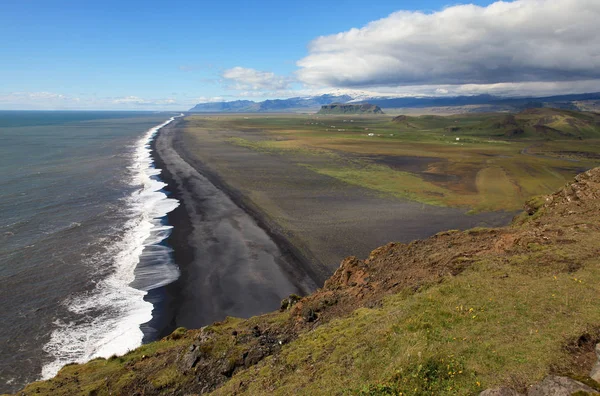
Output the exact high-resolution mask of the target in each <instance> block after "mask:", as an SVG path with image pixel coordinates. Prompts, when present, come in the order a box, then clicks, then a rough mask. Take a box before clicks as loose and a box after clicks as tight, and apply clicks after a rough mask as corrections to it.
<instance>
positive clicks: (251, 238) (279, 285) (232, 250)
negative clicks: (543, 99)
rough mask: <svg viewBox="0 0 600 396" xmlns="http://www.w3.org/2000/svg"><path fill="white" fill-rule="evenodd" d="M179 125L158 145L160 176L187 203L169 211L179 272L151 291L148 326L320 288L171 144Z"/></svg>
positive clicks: (184, 323) (257, 306) (238, 311)
mask: <svg viewBox="0 0 600 396" xmlns="http://www.w3.org/2000/svg"><path fill="white" fill-rule="evenodd" d="M178 124H179V123H178V122H177V121H176V122H174V123H173V125H169V126H167V127H165V128H162V129H161V130H160V132H159V134H158V136H157V138H156V139H155V141H154V142H153V149H154V158H155V162H156V166H157V167H158V168H162V169H163V173H162V174H161V179H162V180H164V181H165V182H166V183H167V184H168V187H167V190H168V191H169V193H170V195H171V197H173V198H176V199H177V200H179V201H180V202H181V205H180V206H179V207H178V208H176V209H175V210H174V211H172V212H170V213H169V214H168V219H169V223H170V224H171V225H173V227H174V228H173V232H172V233H171V235H170V237H169V238H168V240H167V242H168V244H169V245H170V246H171V247H172V248H173V249H174V253H173V255H174V261H175V263H176V264H177V265H178V266H179V268H180V271H181V276H180V278H179V279H178V280H177V281H175V282H173V283H171V284H169V285H168V286H166V287H164V288H162V289H160V290H155V291H154V292H153V293H152V292H151V293H150V294H149V295H148V296H147V300H150V301H153V300H154V301H155V302H156V301H158V304H156V303H155V312H154V314H153V318H154V319H153V321H151V323H150V324H148V325H147V327H150V328H152V329H154V330H155V335H156V336H159V337H160V336H164V335H166V334H168V333H170V332H171V331H172V330H174V329H175V328H177V327H187V328H197V327H201V326H204V325H207V324H210V323H212V322H214V321H218V320H222V319H224V318H225V317H226V316H236V317H249V316H253V315H258V314H261V313H264V312H268V311H272V310H274V309H277V308H278V307H279V304H280V302H281V300H282V299H283V298H285V297H287V296H289V295H290V294H292V293H293V294H306V293H308V292H310V291H311V290H314V289H315V288H316V286H317V284H316V283H315V282H314V280H313V278H312V277H311V276H310V275H309V274H308V273H307V272H308V271H307V270H309V268H308V267H305V265H304V263H303V262H302V261H301V259H300V258H298V257H296V256H294V255H293V254H292V253H290V252H289V251H288V250H286V246H285V244H283V243H281V242H280V243H276V242H275V241H274V240H273V239H272V238H271V237H270V236H269V235H268V233H267V232H265V230H264V229H263V228H261V227H260V226H259V225H258V224H257V222H256V221H255V220H254V218H253V217H252V216H251V215H250V214H248V213H247V212H246V211H244V210H243V209H242V208H240V207H239V206H238V205H236V203H235V202H234V201H233V200H232V199H231V198H230V197H229V196H228V195H227V194H226V193H225V192H224V191H222V190H221V189H219V188H218V187H217V186H216V185H215V184H213V183H212V182H211V181H209V180H208V179H207V178H206V177H205V176H204V175H203V174H202V173H201V172H199V170H198V169H196V168H195V167H193V166H191V165H190V164H188V163H187V162H186V161H184V160H183V159H182V158H181V157H180V156H179V154H178V152H177V151H176V150H175V149H174V145H173V139H174V137H175V136H176V132H177V131H178V127H177V125H178ZM146 330H147V329H146ZM146 334H148V331H146ZM151 338H154V337H150V338H148V337H147V338H146V339H145V341H147V340H149V339H151Z"/></svg>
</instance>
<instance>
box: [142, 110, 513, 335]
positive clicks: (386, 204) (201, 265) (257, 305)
mask: <svg viewBox="0 0 600 396" xmlns="http://www.w3.org/2000/svg"><path fill="white" fill-rule="evenodd" d="M188 126H189V124H188V122H187V121H186V120H185V119H178V120H176V121H175V122H173V123H171V124H170V125H168V126H167V127H165V128H163V129H161V130H160V131H159V134H158V135H157V138H156V139H155V141H154V143H153V148H154V151H153V154H154V158H155V162H156V165H157V167H159V168H161V169H163V173H162V175H161V178H162V179H163V180H164V181H165V182H166V183H168V184H169V187H168V190H169V191H170V193H171V194H172V195H173V196H174V197H175V198H177V199H178V200H180V206H179V207H178V208H177V209H176V210H174V211H172V212H171V213H169V215H168V217H169V223H170V224H171V225H173V226H174V229H173V233H172V234H171V236H170V238H169V239H168V240H167V242H168V243H169V245H170V246H171V247H172V248H173V249H174V258H175V262H176V263H177V265H178V266H179V268H180V270H181V277H180V278H179V280H177V281H176V282H174V283H172V284H170V285H168V286H166V287H164V288H161V289H156V290H153V291H152V292H151V293H149V295H148V296H146V300H148V301H151V302H153V303H154V304H155V309H154V315H153V316H154V318H153V320H152V321H151V322H149V323H148V324H146V325H145V326H143V328H142V330H144V333H145V334H146V338H145V340H144V341H145V342H146V341H151V340H153V339H156V338H157V337H162V336H164V335H167V334H169V333H170V332H171V331H172V330H174V329H175V328H176V327H180V326H184V327H188V328H197V327H200V326H203V325H207V324H210V323H212V322H213V321H218V320H222V319H224V318H225V317H226V316H238V317H249V316H252V315H256V314H260V313H264V312H268V311H272V310H274V309H277V308H278V306H279V303H280V301H281V299H282V298H284V297H286V296H288V295H289V294H290V293H297V294H304V293H309V292H311V291H312V290H314V289H316V288H317V287H319V286H321V285H322V283H323V282H324V281H325V279H327V277H329V276H330V275H331V274H332V273H333V271H334V270H335V269H336V268H337V267H338V265H339V263H340V261H341V260H342V259H343V258H344V257H347V256H351V255H356V256H358V257H361V258H364V257H366V256H367V255H368V254H369V252H370V251H371V250H373V249H375V248H377V247H379V246H381V245H383V244H386V243H388V242H392V241H394V242H409V241H411V240H414V239H418V238H423V237H427V236H429V235H432V234H435V233H436V232H439V231H442V230H447V229H454V228H461V229H465V228H470V227H474V226H498V225H503V224H506V223H507V222H508V221H509V220H510V218H511V217H512V214H511V213H502V212H495V213H482V214H477V215H466V214H465V210H461V209H456V208H441V207H432V206H428V205H423V204H419V203H414V202H409V201H403V200H399V199H393V198H388V197H382V196H380V195H376V194H373V193H372V192H371V191H369V190H366V189H363V188H360V187H356V186H351V185H348V184H345V183H343V182H340V181H337V180H335V179H332V178H330V177H327V176H323V175H320V174H317V173H315V172H312V171H310V170H308V169H306V168H305V167H300V166H297V165H296V164H295V163H294V162H293V161H288V160H286V158H285V157H281V156H274V155H269V154H265V153H259V152H256V151H253V150H250V149H248V148H244V147H239V146H235V145H233V144H231V143H229V142H228V141H227V138H228V137H230V136H238V135H240V136H245V137H248V133H247V132H245V131H226V132H223V131H214V132H211V133H209V134H207V133H201V134H195V132H194V131H193V130H190V129H189V128H188V129H186V128H187V127H188ZM310 161H318V159H316V158H312V157H310V158H309V157H307V158H305V162H307V163H310Z"/></svg>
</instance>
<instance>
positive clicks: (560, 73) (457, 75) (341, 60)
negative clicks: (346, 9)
mask: <svg viewBox="0 0 600 396" xmlns="http://www.w3.org/2000/svg"><path fill="white" fill-rule="evenodd" d="M598 21H600V1H598V0H519V1H515V2H502V1H500V2H496V3H493V4H491V5H489V6H487V7H480V6H475V5H458V6H452V7H448V8H446V9H444V10H441V11H439V12H435V13H431V14H425V13H421V12H408V11H399V12H396V13H393V14H391V15H390V16H388V17H386V18H383V19H381V20H378V21H374V22H371V23H369V24H368V25H366V26H365V27H363V28H361V29H351V30H349V31H347V32H343V33H338V34H335V35H331V36H323V37H319V38H317V39H316V40H314V41H313V42H312V43H311V44H310V46H309V54H308V56H306V57H305V58H303V59H301V60H300V61H298V62H297V65H298V66H299V68H300V69H299V70H298V71H297V77H298V79H299V80H300V81H302V82H304V83H306V84H308V85H311V86H329V87H336V88H364V87H394V86H395V87H398V86H417V85H420V86H423V85H458V84H470V85H471V86H472V87H474V86H479V87H482V86H483V87H485V86H486V85H489V84H496V86H498V84H506V83H509V84H514V85H515V86H517V85H518V84H519V83H531V82H554V83H556V82H569V81H584V80H595V79H599V78H600V23H599V22H598ZM559 85H560V84H559ZM442 89H444V90H447V88H442ZM476 90H478V89H476Z"/></svg>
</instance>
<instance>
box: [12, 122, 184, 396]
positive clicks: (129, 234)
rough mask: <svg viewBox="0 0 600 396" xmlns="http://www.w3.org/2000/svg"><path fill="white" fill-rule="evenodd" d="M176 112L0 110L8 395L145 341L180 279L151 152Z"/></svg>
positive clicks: (173, 203) (171, 204)
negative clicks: (155, 296)
mask: <svg viewBox="0 0 600 396" xmlns="http://www.w3.org/2000/svg"><path fill="white" fill-rule="evenodd" d="M173 116H174V115H173V114H167V113H150V112H83V111H82V112H41V111H40V112H32V111H21V112H17V111H0V185H1V186H2V187H1V189H0V352H1V358H0V393H4V392H14V391H16V390H18V389H20V388H21V387H22V386H23V385H24V384H26V383H28V382H31V381H33V380H37V379H41V378H48V377H52V376H53V375H55V374H56V372H57V371H58V370H59V369H60V367H62V366H63V365H64V364H66V363H69V362H84V361H87V360H90V359H92V358H95V357H110V356H112V355H114V354H122V353H125V352H126V351H127V350H129V349H132V348H135V347H137V346H139V345H140V344H141V342H142V339H143V338H144V336H145V334H144V333H143V332H142V330H141V329H140V326H141V325H143V324H144V323H147V322H148V321H149V320H150V319H152V310H153V305H152V303H150V302H148V301H146V300H145V297H147V292H148V291H149V290H153V289H156V288H159V287H161V286H164V285H166V284H168V283H170V282H173V281H174V280H176V279H177V277H178V276H179V270H178V268H177V266H176V265H175V264H174V263H173V259H172V254H171V249H170V248H169V247H168V246H167V245H166V244H165V242H164V240H165V239H166V238H167V237H168V235H169V233H170V229H171V227H170V226H169V225H168V224H167V221H166V214H167V213H168V212H170V211H172V210H173V209H174V208H176V207H177V205H178V201H177V200H175V199H172V198H169V197H168V193H166V192H165V191H163V187H164V186H165V184H164V183H163V182H161V180H160V170H158V169H155V168H154V165H153V161H152V158H151V149H150V145H149V144H150V142H151V140H152V138H153V136H154V134H155V133H156V132H157V130H158V128H159V127H160V126H161V125H165V123H167V122H169V120H172V118H171V117H173ZM151 330H152V329H148V325H146V330H145V332H146V333H148V332H151ZM147 335H148V334H146V336H147Z"/></svg>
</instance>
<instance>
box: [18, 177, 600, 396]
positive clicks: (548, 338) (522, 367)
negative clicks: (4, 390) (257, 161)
mask: <svg viewBox="0 0 600 396" xmlns="http://www.w3.org/2000/svg"><path fill="white" fill-rule="evenodd" d="M598 240H600V168H596V169H592V170H589V171H587V172H585V173H582V174H580V175H578V176H577V177H576V178H575V180H574V181H573V182H571V183H569V184H567V185H566V186H565V187H564V188H563V189H561V190H560V191H558V192H556V193H555V194H553V195H549V196H544V197H538V198H535V199H532V200H530V201H528V202H527V203H526V205H525V211H524V212H523V213H522V214H521V215H519V216H517V217H516V218H515V219H514V221H513V223H512V224H511V225H510V226H507V227H503V228H493V229H492V228H475V229H471V230H467V231H456V230H450V231H446V232H442V233H438V234H436V235H434V236H432V237H430V238H428V239H425V240H418V241H414V242H411V243H409V244H402V243H390V244H387V245H385V246H382V247H380V248H378V249H376V250H374V251H373V252H372V253H371V255H370V256H369V257H368V258H367V259H365V260H360V259H358V258H356V257H349V258H347V259H345V260H344V261H343V262H342V263H341V265H340V267H339V268H338V269H337V271H336V272H335V273H334V274H333V275H332V276H331V278H330V279H329V280H327V281H326V282H325V284H324V286H323V287H322V288H321V289H319V290H317V291H316V292H314V293H313V294H311V295H309V296H306V297H303V298H300V297H298V296H290V297H289V298H287V299H285V300H284V301H282V305H281V309H280V310H279V311H278V312H273V313H270V314H266V315H262V316H258V317H253V318H250V319H237V318H227V319H226V320H224V321H222V322H218V323H214V324H212V325H210V326H207V327H204V328H202V329H198V330H186V329H177V330H176V331H175V332H174V333H173V334H171V335H170V336H168V337H166V338H165V339H163V340H161V341H158V342H154V343H151V344H147V345H144V346H142V347H140V348H138V349H136V350H134V351H132V352H130V353H128V354H126V355H124V356H120V357H117V356H115V357H112V358H110V359H96V360H93V361H91V362H89V363H86V364H82V365H78V364H73V365H69V366H66V367H65V368H63V369H62V370H61V371H60V372H59V373H58V375H57V376H56V377H55V378H53V379H51V380H49V381H42V382H36V383H33V384H30V385H28V386H27V387H26V388H25V389H24V390H22V391H21V392H19V393H18V394H19V395H30V394H46V395H78V394H85V395H105V394H106V395H109V394H113V395H115V394H118V395H121V394H129V395H162V394H165V395H173V394H176V395H179V394H207V393H211V394H216V395H232V394H236V395H241V394H248V395H260V394H281V395H287V394H306V395H309V394H310V395H315V394H327V395H329V394H356V395H396V394H398V395H399V394H413V395H426V394H427V395H432V394H434V395H444V394H449V395H450V394H452V395H455V394H456V395H472V394H478V393H479V392H481V391H483V390H484V389H486V388H490V387H496V386H506V387H508V388H506V389H509V388H510V392H514V393H506V394H519V393H521V394H525V393H527V392H530V394H534V393H531V392H534V391H537V390H536V389H539V385H535V386H533V385H534V384H535V383H537V382H539V381H540V380H541V379H543V378H544V377H547V376H548V375H553V376H554V377H548V378H564V377H565V376H566V377H570V378H576V379H579V380H581V381H584V382H585V383H586V384H587V386H588V387H589V389H591V390H594V389H596V390H599V389H600V385H599V384H598V383H596V382H595V381H593V380H591V379H589V378H588V377H587V376H588V374H589V371H590V369H591V368H592V366H593V365H594V363H595V361H596V355H595V353H594V347H595V345H596V343H598V342H599V341H600V310H598V308H597V307H598V304H599V302H600V297H599V296H600V247H599V245H598V242H597V241H598ZM559 376H560V377H559ZM553 381H555V382H556V381H559V380H553ZM559 382H560V381H559ZM553 383H554V382H553ZM586 389H588V388H586Z"/></svg>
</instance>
